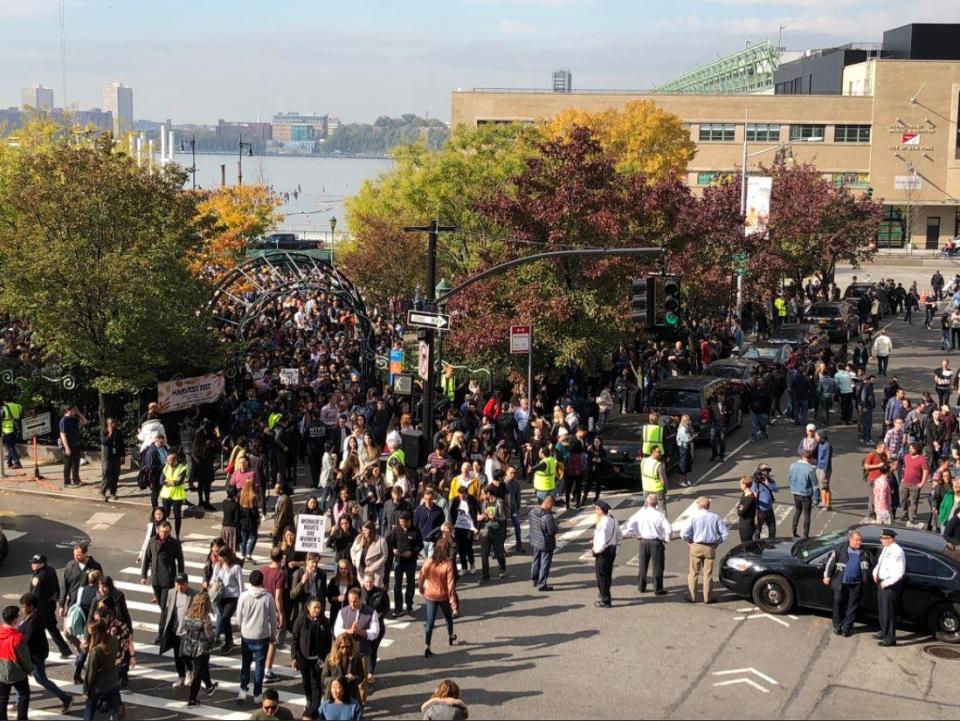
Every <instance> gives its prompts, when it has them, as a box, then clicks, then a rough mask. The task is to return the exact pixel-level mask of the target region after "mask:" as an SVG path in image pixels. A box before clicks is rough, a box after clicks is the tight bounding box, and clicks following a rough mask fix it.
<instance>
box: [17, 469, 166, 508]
mask: <svg viewBox="0 0 960 721" xmlns="http://www.w3.org/2000/svg"><path fill="white" fill-rule="evenodd" d="M24 460H26V459H24ZM4 472H5V473H6V476H5V477H3V478H0V491H12V492H14V493H30V494H37V495H44V496H56V497H57V498H72V497H76V498H80V499H82V500H84V501H99V502H101V503H102V502H103V497H102V496H101V495H100V464H99V463H84V464H82V465H81V466H80V483H81V486H80V487H79V488H76V487H75V486H70V488H67V489H64V487H63V465H62V464H59V463H48V464H42V465H40V475H41V476H42V478H41V479H40V480H34V477H33V464H32V463H31V464H30V465H27V464H26V463H24V466H23V468H22V469H19V470H11V469H10V468H7V469H5V471H4ZM111 503H112V501H111ZM117 503H124V504H130V503H134V504H136V505H138V506H143V507H145V508H148V507H149V506H150V491H149V490H145V491H141V490H140V489H139V488H137V471H125V472H123V473H121V474H120V483H119V484H118V486H117Z"/></svg>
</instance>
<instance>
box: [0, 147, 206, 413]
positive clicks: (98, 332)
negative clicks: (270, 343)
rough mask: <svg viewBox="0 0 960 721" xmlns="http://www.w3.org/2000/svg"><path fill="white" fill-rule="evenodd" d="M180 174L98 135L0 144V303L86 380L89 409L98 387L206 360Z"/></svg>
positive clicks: (131, 384) (148, 378) (188, 204)
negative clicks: (144, 164)
mask: <svg viewBox="0 0 960 721" xmlns="http://www.w3.org/2000/svg"><path fill="white" fill-rule="evenodd" d="M28 135H29V134H28ZM185 179H186V178H185V175H184V174H183V173H182V172H181V171H178V170H173V171H168V172H164V173H150V172H148V171H147V170H146V169H141V168H138V167H137V166H136V164H135V163H134V162H133V161H132V160H131V159H130V158H129V157H127V156H126V155H124V154H123V153H118V152H115V150H114V147H113V144H112V140H111V137H110V136H109V134H106V135H102V136H99V137H96V138H92V139H82V140H78V139H76V138H74V137H70V136H66V135H56V134H54V135H52V136H49V137H47V138H46V139H45V141H44V142H43V143H39V144H35V143H25V144H21V145H20V146H19V147H17V148H16V149H14V150H11V149H8V150H7V151H6V152H4V153H3V154H2V155H0V267H2V268H3V274H2V277H0V309H3V310H4V311H7V312H10V313H13V314H15V315H17V316H18V317H21V318H25V319H27V320H28V321H29V322H30V323H31V325H32V328H33V330H34V332H35V334H36V337H37V339H38V341H39V342H40V343H41V344H42V345H43V346H44V347H45V349H46V351H47V353H48V354H49V355H50V356H51V357H52V358H55V359H57V360H58V361H59V362H61V363H62V364H64V365H65V366H70V367H74V368H78V369H80V370H81V371H82V372H83V373H84V375H85V376H86V377H88V378H89V379H90V380H91V382H92V384H93V386H94V387H95V388H96V389H97V390H98V391H99V393H100V399H101V411H102V409H103V407H104V394H111V393H116V392H119V391H123V390H131V389H136V388H138V387H141V386H143V385H146V384H148V383H154V382H156V380H157V378H158V376H159V375H160V374H161V373H169V372H175V371H180V372H184V371H186V372H190V371H191V370H197V369H208V368H209V367H210V366H211V364H216V362H217V351H216V347H215V344H214V343H213V342H212V338H211V336H210V334H209V333H208V331H207V330H206V327H205V326H206V323H205V322H204V320H203V319H201V318H200V317H198V315H197V314H196V313H195V312H193V309H196V308H200V307H201V306H202V305H203V302H204V301H205V300H206V299H207V297H208V294H209V292H210V288H209V287H208V286H207V284H206V283H205V282H203V281H202V280H200V279H198V278H197V277H195V276H194V275H193V274H191V273H190V272H189V270H188V267H187V264H188V257H189V256H190V254H191V253H192V252H193V251H194V250H195V249H196V247H197V244H198V242H199V237H198V234H197V231H196V227H195V224H194V221H195V218H196V202H195V198H194V196H193V195H192V194H190V193H187V192H184V191H183V184H184V181H185ZM101 416H102V413H101Z"/></svg>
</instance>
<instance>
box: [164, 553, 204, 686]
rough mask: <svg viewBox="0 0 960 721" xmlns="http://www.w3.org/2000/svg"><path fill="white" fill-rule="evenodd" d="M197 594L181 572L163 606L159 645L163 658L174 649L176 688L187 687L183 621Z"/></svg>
mask: <svg viewBox="0 0 960 721" xmlns="http://www.w3.org/2000/svg"><path fill="white" fill-rule="evenodd" d="M174 540H175V539H174ZM196 593H197V592H196V591H195V590H194V589H192V588H190V582H189V579H188V578H187V574H185V573H183V572H180V573H178V574H177V575H176V576H175V577H174V584H173V588H172V589H170V591H169V592H168V593H167V594H166V599H165V602H164V604H163V605H162V606H161V612H160V634H159V637H158V640H157V644H158V645H159V647H160V655H161V656H162V655H163V654H165V653H166V652H167V651H168V650H169V649H171V648H172V649H173V662H174V664H175V665H176V667H177V675H178V676H179V677H180V680H179V681H174V682H173V687H174V688H178V687H180V686H186V685H187V683H186V681H187V664H186V662H185V661H184V660H183V658H182V657H181V656H180V636H181V635H182V628H183V619H184V618H185V617H186V615H187V609H188V608H190V601H191V600H192V599H193V597H194V596H195V595H196Z"/></svg>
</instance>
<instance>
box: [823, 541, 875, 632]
mask: <svg viewBox="0 0 960 721" xmlns="http://www.w3.org/2000/svg"><path fill="white" fill-rule="evenodd" d="M872 581H873V560H872V559H871V558H870V554H869V553H868V552H867V550H866V549H865V548H863V536H861V535H860V533H859V531H850V533H849V534H848V535H847V542H846V543H841V544H839V545H838V546H837V547H836V548H835V549H834V550H832V551H830V555H829V556H827V563H826V565H825V566H824V569H823V583H824V585H827V586H830V588H832V589H833V632H834V633H835V634H836V635H838V636H849V635H850V633H851V629H852V628H853V622H854V620H856V618H857V610H858V609H859V608H860V598H861V595H862V593H863V589H864V587H865V586H867V585H868V584H870V583H871V582H872Z"/></svg>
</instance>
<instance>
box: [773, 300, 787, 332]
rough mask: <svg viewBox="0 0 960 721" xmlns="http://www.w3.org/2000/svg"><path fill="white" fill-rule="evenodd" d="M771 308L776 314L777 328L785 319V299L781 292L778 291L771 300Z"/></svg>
mask: <svg viewBox="0 0 960 721" xmlns="http://www.w3.org/2000/svg"><path fill="white" fill-rule="evenodd" d="M773 308H774V310H775V311H776V315H777V327H778V328H779V327H780V326H781V325H783V324H784V323H785V322H786V320H787V301H785V300H784V299H783V293H779V294H778V295H777V297H776V298H775V299H774V301H773Z"/></svg>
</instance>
